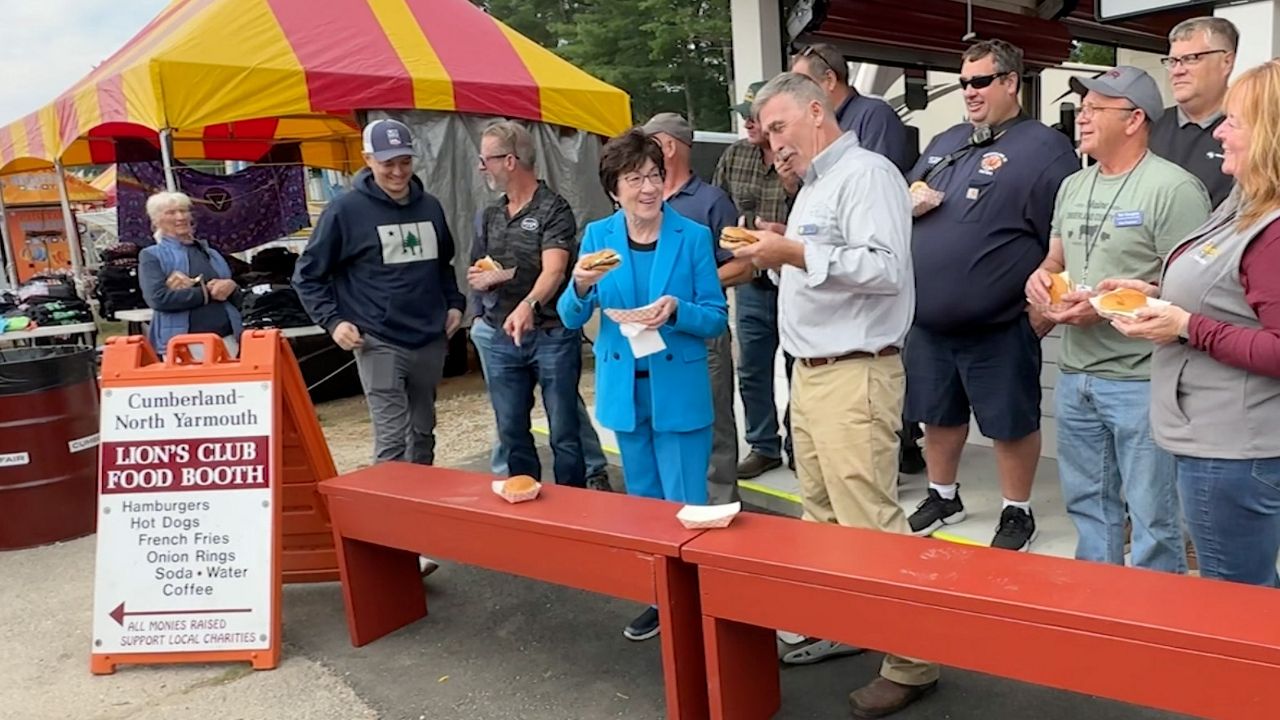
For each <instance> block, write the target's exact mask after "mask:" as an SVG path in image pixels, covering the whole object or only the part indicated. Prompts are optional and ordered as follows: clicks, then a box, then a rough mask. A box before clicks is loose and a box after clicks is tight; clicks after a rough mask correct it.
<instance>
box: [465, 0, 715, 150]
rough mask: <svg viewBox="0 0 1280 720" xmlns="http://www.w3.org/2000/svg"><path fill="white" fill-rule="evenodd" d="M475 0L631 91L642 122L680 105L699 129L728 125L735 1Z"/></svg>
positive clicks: (711, 128) (633, 110) (587, 68)
mask: <svg viewBox="0 0 1280 720" xmlns="http://www.w3.org/2000/svg"><path fill="white" fill-rule="evenodd" d="M473 2H475V3H476V4H477V5H479V6H480V7H482V8H484V9H485V10H486V11H488V12H489V13H491V14H492V15H493V16H494V17H496V18H498V19H499V20H502V21H503V22H504V23H506V24H507V25H510V26H511V27H512V28H514V29H515V30H516V31H518V32H520V33H522V34H524V35H525V36H527V37H529V38H530V39H531V40H534V41H536V42H538V43H539V44H541V45H542V46H543V47H546V48H550V49H551V50H553V51H555V52H556V53H558V54H559V55H560V56H561V57H564V58H565V59H566V60H568V61H569V62H572V63H573V64H575V65H577V66H578V67H580V68H582V69H583V70H585V71H587V72H589V73H591V74H592V75H595V76H596V77H598V78H600V79H601V80H604V81H605V82H607V83H610V84H612V85H616V86H617V87H619V88H622V89H623V90H625V91H626V92H627V93H628V94H629V95H630V96H631V106H632V112H633V114H634V116H635V118H634V119H635V120H636V121H638V122H639V121H643V120H644V119H646V118H648V117H649V116H651V115H653V114H654V113H657V112H662V111H675V112H680V113H682V114H684V115H685V116H686V117H688V118H689V121H690V122H691V123H693V125H694V127H696V128H698V129H699V130H728V129H729V122H730V117H729V106H730V105H731V104H732V98H731V91H730V84H731V83H730V68H731V66H732V63H731V48H730V38H731V37H732V31H731V27H730V21H729V0H473Z"/></svg>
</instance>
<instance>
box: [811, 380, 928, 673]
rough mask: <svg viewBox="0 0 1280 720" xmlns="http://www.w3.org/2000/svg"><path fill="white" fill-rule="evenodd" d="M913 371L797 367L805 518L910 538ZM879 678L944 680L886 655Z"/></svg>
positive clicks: (914, 662)
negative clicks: (907, 425) (905, 504)
mask: <svg viewBox="0 0 1280 720" xmlns="http://www.w3.org/2000/svg"><path fill="white" fill-rule="evenodd" d="M905 389H906V373H905V372H904V371H903V369H902V359H901V358H900V357H899V356H897V355H892V356H888V357H877V358H866V359H854V360H842V361H840V362H836V363H831V364H830V365H823V366H821V367H813V368H811V367H805V365H804V364H803V363H801V362H798V361H797V362H796V364H795V370H794V373H793V375H792V379H791V430H792V434H793V437H794V445H795V460H796V474H797V475H798V476H799V478H800V491H801V494H802V495H803V501H804V519H805V520H809V521H812V522H824V523H833V524H839V525H846V526H849V527H858V528H868V529H872V530H881V531H884V532H892V533H901V534H904V535H905V534H908V531H909V528H908V526H907V517H906V514H905V513H903V512H902V507H901V506H900V505H898V444H899V438H898V431H899V430H900V429H901V428H902V397H903V393H904V391H905ZM880 675H881V676H883V677H884V678H886V679H888V680H892V681H894V682H897V683H901V684H903V685H924V684H926V683H930V682H933V681H934V680H937V679H938V666H937V665H934V664H931V663H925V662H920V661H918V660H912V659H910V658H901V657H897V656H895V655H885V659H884V664H883V665H882V666H881V668H880Z"/></svg>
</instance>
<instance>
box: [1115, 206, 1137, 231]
mask: <svg viewBox="0 0 1280 720" xmlns="http://www.w3.org/2000/svg"><path fill="white" fill-rule="evenodd" d="M1111 219H1112V222H1114V223H1115V226H1116V227H1118V228H1122V227H1142V211H1141V210H1118V211H1116V214H1115V215H1112V216H1111Z"/></svg>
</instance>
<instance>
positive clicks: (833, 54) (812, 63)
mask: <svg viewBox="0 0 1280 720" xmlns="http://www.w3.org/2000/svg"><path fill="white" fill-rule="evenodd" d="M791 72H797V73H800V74H801V75H808V76H809V77H810V78H812V79H813V81H814V82H816V83H818V85H820V86H822V89H823V90H824V91H826V93H827V98H828V99H829V100H830V101H831V107H833V108H835V109H836V123H837V124H839V125H840V129H841V130H844V131H846V132H848V131H849V130H852V131H854V133H856V134H857V136H858V144H860V145H861V146H862V147H864V148H866V149H868V150H870V151H871V152H874V153H879V154H881V155H883V156H885V157H887V158H889V160H890V161H891V162H892V163H893V164H894V165H897V166H898V170H900V171H901V172H903V173H906V172H907V170H910V169H911V165H912V164H913V163H915V161H916V153H917V152H918V149H917V148H914V147H911V138H910V136H909V135H908V133H907V126H906V125H903V124H902V119H901V118H899V117H898V113H896V112H894V110H893V108H892V107H890V106H889V103H887V102H885V101H883V100H879V99H877V98H870V97H867V96H865V95H859V94H858V91H857V90H854V89H853V88H852V87H850V85H849V64H848V63H847V62H845V59H844V55H841V54H840V51H839V50H837V49H835V47H833V46H831V45H827V44H825V43H819V44H817V45H810V46H808V47H806V48H805V49H803V50H801V51H800V53H799V54H797V55H796V56H795V57H794V58H792V60H791Z"/></svg>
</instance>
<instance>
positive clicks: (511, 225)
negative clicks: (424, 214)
mask: <svg viewBox="0 0 1280 720" xmlns="http://www.w3.org/2000/svg"><path fill="white" fill-rule="evenodd" d="M556 248H558V249H561V250H567V251H568V252H569V265H568V266H567V267H566V269H565V277H564V280H562V281H561V283H560V286H559V287H558V288H556V292H555V295H553V296H552V297H550V298H548V299H547V300H546V302H543V303H542V304H541V306H540V309H539V310H538V316H537V317H535V318H534V325H535V326H536V327H557V326H559V325H560V316H559V314H557V313H556V301H557V300H559V299H560V293H562V292H564V289H565V287H567V286H568V284H569V279H570V274H571V273H572V268H573V263H574V260H575V258H576V256H577V254H578V223H577V221H576V220H575V219H574V217H573V209H572V208H571V207H569V202H568V201H567V200H565V199H564V198H563V197H561V196H560V195H558V194H557V193H556V192H555V191H553V190H552V189H551V188H549V187H547V185H546V183H543V182H539V183H538V189H537V190H536V191H534V193H533V198H532V199H531V200H530V201H529V203H528V204H527V205H525V206H524V207H523V208H521V209H520V212H518V213H516V214H515V216H514V217H508V216H507V199H506V196H505V195H504V196H503V197H502V198H500V199H499V200H498V202H497V203H495V204H493V205H490V206H489V207H487V208H485V210H484V215H483V216H482V217H481V219H480V227H479V236H478V237H477V238H476V242H474V243H472V246H471V256H472V257H471V262H472V263H473V264H474V263H475V261H476V260H479V259H480V258H482V257H484V256H485V255H488V256H490V257H492V258H493V259H494V260H497V261H498V262H500V263H502V266H503V267H504V268H515V270H516V274H515V277H513V278H512V279H511V280H509V281H507V282H505V283H502V284H501V285H498V286H496V287H494V288H493V289H491V290H489V291H488V292H483V293H478V295H479V300H480V312H479V315H480V317H481V318H482V319H483V320H484V321H485V323H486V324H488V325H489V326H490V327H495V328H500V327H502V324H503V323H505V322H506V321H507V316H508V315H510V314H511V311H512V310H515V309H516V307H517V306H518V305H519V304H520V303H521V302H522V301H523V300H524V299H525V298H527V297H529V293H530V292H532V291H533V286H534V284H535V283H537V281H538V275H540V274H542V251H543V250H551V249H556Z"/></svg>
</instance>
